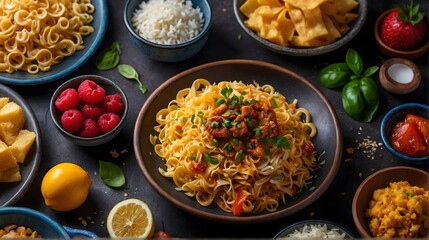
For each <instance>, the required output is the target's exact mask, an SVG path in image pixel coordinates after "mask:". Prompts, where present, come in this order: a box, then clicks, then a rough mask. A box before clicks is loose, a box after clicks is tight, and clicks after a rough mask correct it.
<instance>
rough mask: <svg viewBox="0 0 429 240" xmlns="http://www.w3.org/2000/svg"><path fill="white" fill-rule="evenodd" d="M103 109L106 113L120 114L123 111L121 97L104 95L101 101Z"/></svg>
mask: <svg viewBox="0 0 429 240" xmlns="http://www.w3.org/2000/svg"><path fill="white" fill-rule="evenodd" d="M102 104H103V107H104V109H106V111H107V112H111V113H116V114H120V113H121V112H122V109H124V103H123V102H122V97H121V95H119V94H117V93H116V94H112V95H106V96H105V97H104V99H103V102H102Z"/></svg>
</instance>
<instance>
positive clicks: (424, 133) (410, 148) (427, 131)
mask: <svg viewBox="0 0 429 240" xmlns="http://www.w3.org/2000/svg"><path fill="white" fill-rule="evenodd" d="M428 141H429V121H428V119H426V118H424V117H421V116H418V115H415V114H407V115H406V117H405V120H404V121H401V122H398V123H397V124H396V125H395V126H394V127H393V129H392V135H391V138H390V142H391V144H392V146H393V148H394V149H395V150H396V151H398V152H400V153H402V154H404V155H407V156H410V157H421V156H424V155H427V154H428V150H429V144H428Z"/></svg>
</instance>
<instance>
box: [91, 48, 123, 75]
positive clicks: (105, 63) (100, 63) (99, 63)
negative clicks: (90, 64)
mask: <svg viewBox="0 0 429 240" xmlns="http://www.w3.org/2000/svg"><path fill="white" fill-rule="evenodd" d="M120 54H121V46H120V45H119V43H118V42H113V44H112V45H110V46H109V47H107V48H106V49H104V50H103V51H102V52H101V53H100V54H99V55H98V56H97V58H96V59H95V66H96V67H97V69H99V70H109V69H112V68H114V67H116V66H117V65H118V63H119V55H120Z"/></svg>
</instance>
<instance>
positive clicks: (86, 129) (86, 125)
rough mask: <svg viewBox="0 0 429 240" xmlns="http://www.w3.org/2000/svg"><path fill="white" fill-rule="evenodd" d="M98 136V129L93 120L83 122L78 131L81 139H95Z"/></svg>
mask: <svg viewBox="0 0 429 240" xmlns="http://www.w3.org/2000/svg"><path fill="white" fill-rule="evenodd" d="M98 135H100V129H99V128H98V125H97V122H96V121H95V120H94V119H91V118H88V119H85V120H83V124H82V129H81V130H80V131H79V136H81V137H96V136H98Z"/></svg>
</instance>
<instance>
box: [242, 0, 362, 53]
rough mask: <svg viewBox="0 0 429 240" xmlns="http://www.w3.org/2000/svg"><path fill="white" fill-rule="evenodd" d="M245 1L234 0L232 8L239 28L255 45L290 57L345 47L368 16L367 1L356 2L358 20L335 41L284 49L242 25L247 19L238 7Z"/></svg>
mask: <svg viewBox="0 0 429 240" xmlns="http://www.w3.org/2000/svg"><path fill="white" fill-rule="evenodd" d="M245 1H246V0H234V3H233V7H234V13H235V17H236V19H237V21H238V23H239V24H240V26H241V28H242V29H243V30H244V32H245V33H246V34H247V35H249V36H250V37H251V38H252V39H254V40H255V41H256V42H257V43H259V44H260V45H261V46H263V47H265V48H267V49H269V50H271V51H274V52H277V53H280V54H284V55H290V56H302V57H306V56H317V55H322V54H326V53H329V52H332V51H335V50H336V49H338V48H341V47H342V46H344V45H346V44H347V43H348V42H349V41H351V40H352V39H353V38H354V37H355V36H356V35H357V34H358V33H359V31H360V30H361V29H362V27H363V25H364V23H365V20H366V18H367V14H368V1H367V0H358V2H359V7H358V8H357V9H356V10H355V11H356V13H357V14H359V16H358V18H357V19H356V20H355V21H354V22H352V23H350V25H349V26H350V29H349V31H348V32H347V33H346V34H345V35H344V36H342V37H341V38H340V39H338V40H337V41H335V42H333V43H331V44H328V45H325V46H321V47H311V48H299V47H284V46H281V45H278V44H275V43H273V42H270V41H268V40H266V39H264V38H262V37H260V36H258V34H257V33H256V32H254V31H252V30H251V29H249V28H248V27H247V26H246V24H245V23H244V22H245V21H246V19H247V17H246V16H245V15H244V14H243V13H241V11H240V6H241V5H243V3H244V2H245Z"/></svg>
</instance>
